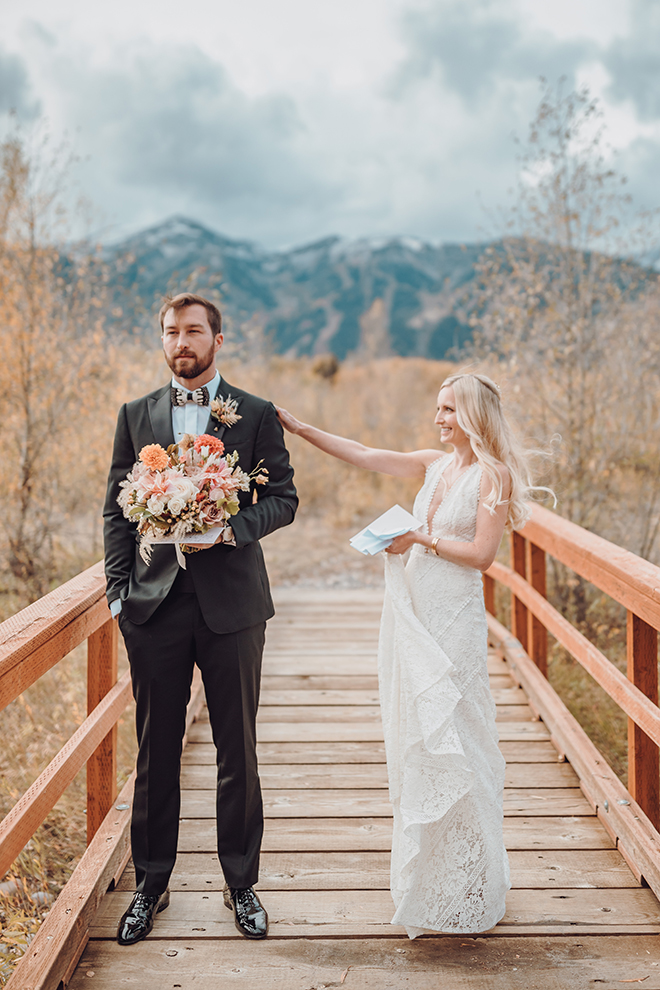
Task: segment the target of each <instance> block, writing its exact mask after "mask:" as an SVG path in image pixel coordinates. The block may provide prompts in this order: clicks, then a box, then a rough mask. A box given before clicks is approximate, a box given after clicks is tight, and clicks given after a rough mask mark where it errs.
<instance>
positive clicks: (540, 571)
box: [526, 540, 548, 677]
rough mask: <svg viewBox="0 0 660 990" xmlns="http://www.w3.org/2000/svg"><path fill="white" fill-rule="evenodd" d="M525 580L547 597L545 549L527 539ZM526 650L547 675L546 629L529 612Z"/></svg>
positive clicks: (544, 674) (545, 675)
mask: <svg viewBox="0 0 660 990" xmlns="http://www.w3.org/2000/svg"><path fill="white" fill-rule="evenodd" d="M526 542H527V561H526V563H527V580H528V581H529V583H530V584H531V586H532V588H534V590H535V591H538V593H539V594H540V595H543V597H544V598H547V597H548V596H547V593H546V586H545V551H544V550H541V548H540V547H537V546H536V544H535V543H532V541H531V540H527V541H526ZM527 641H528V642H527V646H528V649H527V652H528V653H529V656H530V657H531V659H532V660H533V661H534V663H535V664H536V666H537V667H538V668H539V670H540V671H541V673H542V674H543V676H544V677H547V676H548V630H547V629H546V628H545V626H544V625H543V623H542V622H540V621H539V620H538V619H537V618H536V616H535V615H532V613H531V612H529V613H528V616H527Z"/></svg>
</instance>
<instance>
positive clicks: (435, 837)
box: [378, 455, 510, 938]
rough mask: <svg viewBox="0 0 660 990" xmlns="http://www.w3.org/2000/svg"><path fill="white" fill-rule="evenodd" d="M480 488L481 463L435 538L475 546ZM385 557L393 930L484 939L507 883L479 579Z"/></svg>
mask: <svg viewBox="0 0 660 990" xmlns="http://www.w3.org/2000/svg"><path fill="white" fill-rule="evenodd" d="M452 456H453V455H450V456H444V457H442V458H440V459H439V460H438V461H435V462H434V463H433V464H431V465H430V467H429V468H428V470H427V473H426V479H425V482H424V485H423V487H422V489H421V490H420V492H419V494H418V496H417V498H416V500H415V505H414V508H413V514H414V515H415V517H416V518H417V519H419V520H421V521H422V522H423V523H424V525H427V517H428V511H429V508H430V505H431V502H432V499H433V496H434V493H435V491H436V488H437V486H438V483H439V481H440V478H441V476H442V473H443V472H444V471H445V470H446V468H447V465H448V464H449V463H450V462H451V460H452ZM480 483H481V469H480V468H479V466H478V464H473V465H472V466H471V467H469V468H468V469H467V471H465V472H464V473H463V474H462V475H460V476H459V478H458V479H457V480H456V482H455V483H454V484H453V485H452V487H451V488H450V489H449V491H447V492H446V493H445V496H444V498H443V501H442V502H441V503H440V505H439V507H438V509H437V511H436V513H435V516H434V519H433V520H432V526H431V531H432V534H433V536H439V537H441V538H442V539H445V540H459V541H472V540H473V539H474V535H475V527H476V516H477V506H478V502H479V488H480ZM384 556H385V587H386V593H385V602H384V606H383V618H382V623H381V632H380V642H379V651H378V667H379V670H378V673H379V682H380V695H381V708H382V714H383V727H384V733H385V750H386V754H387V769H388V776H389V787H390V800H391V801H392V805H393V809H394V835H393V842H392V865H391V890H392V897H393V899H394V903H395V906H396V911H395V914H394V917H393V918H392V924H397V925H404V926H405V928H406V930H407V932H408V935H409V936H410V938H415V937H416V936H417V935H421V934H422V933H423V932H425V931H436V932H438V931H441V932H456V933H464V934H467V933H473V934H474V933H477V932H484V931H488V929H490V928H492V927H493V926H494V925H496V924H497V922H498V921H500V919H501V918H502V917H503V915H504V911H505V896H506V892H507V890H508V889H509V887H510V881H509V863H508V859H507V855H506V850H505V848H504V841H503V835H502V814H503V813H502V792H503V788H504V769H505V762H504V758H503V757H502V755H501V753H500V750H499V748H498V736H497V729H496V727H495V704H494V702H493V698H492V695H491V693H490V688H489V683H488V669H487V626H486V614H485V609H484V599H483V585H482V578H481V573H480V572H479V571H477V570H475V569H474V568H471V567H464V566H462V565H459V564H454V563H451V562H449V561H447V560H443V559H442V558H441V557H437V556H436V555H435V554H431V553H427V552H426V551H425V549H424V548H423V547H421V546H419V544H415V545H414V546H413V548H412V550H411V552H410V557H409V560H408V563H407V565H405V567H404V564H403V560H402V558H401V557H400V556H390V555H388V554H385V555H384Z"/></svg>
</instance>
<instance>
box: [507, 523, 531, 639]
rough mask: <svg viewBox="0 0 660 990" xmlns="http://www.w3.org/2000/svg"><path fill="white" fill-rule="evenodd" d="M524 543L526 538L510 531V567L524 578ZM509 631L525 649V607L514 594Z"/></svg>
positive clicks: (525, 563)
mask: <svg viewBox="0 0 660 990" xmlns="http://www.w3.org/2000/svg"><path fill="white" fill-rule="evenodd" d="M526 543H527V540H526V539H525V537H524V536H521V535H520V533H516V532H513V533H511V567H512V569H513V570H514V571H516V573H517V574H520V575H522V577H524V578H526V577H527V560H526V556H527V555H526V553H525V544H526ZM511 632H512V633H513V635H514V636H515V637H516V639H517V640H519V642H520V645H521V646H522V648H523V649H524V650H525V651H526V650H527V646H528V640H527V608H526V606H525V605H523V603H522V602H521V601H520V600H519V599H518V598H516V596H515V595H512V596H511Z"/></svg>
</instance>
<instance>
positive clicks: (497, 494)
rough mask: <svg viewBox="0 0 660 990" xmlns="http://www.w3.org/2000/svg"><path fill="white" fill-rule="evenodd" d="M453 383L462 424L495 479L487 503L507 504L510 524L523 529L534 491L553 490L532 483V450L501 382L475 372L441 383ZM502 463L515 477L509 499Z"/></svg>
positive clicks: (492, 505) (492, 508)
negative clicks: (516, 426) (519, 432)
mask: <svg viewBox="0 0 660 990" xmlns="http://www.w3.org/2000/svg"><path fill="white" fill-rule="evenodd" d="M450 385H451V387H452V388H453V390H454V397H455V399H456V419H457V421H458V425H459V426H460V428H461V429H462V430H463V432H464V433H465V435H466V436H467V438H468V440H469V441H470V446H471V447H472V450H473V452H474V454H475V456H476V458H477V461H478V462H479V465H480V466H481V468H482V469H483V472H484V474H485V475H486V476H487V477H488V478H489V479H490V481H491V482H492V488H491V491H490V492H489V494H488V497H487V498H486V500H485V503H484V504H485V505H486V507H487V508H488V509H489V510H490V511H491V512H494V511H495V506H497V505H502V504H507V505H508V511H507V520H506V524H507V527H508V528H510V529H521V528H522V527H523V526H524V525H525V523H526V522H527V520H528V519H529V517H530V514H531V508H530V505H529V498H530V495H531V493H532V492H533V491H539V490H542V491H550V490H549V489H547V488H544V489H539V488H538V487H537V486H535V485H533V484H532V479H531V472H530V468H529V459H530V453H531V452H528V451H526V450H525V449H524V448H523V446H522V445H521V443H520V442H519V440H518V439H517V437H516V435H515V434H514V432H513V430H512V429H511V427H510V425H509V423H508V422H507V420H506V417H505V415H504V413H503V411H502V402H501V399H500V389H499V386H498V385H496V384H495V382H494V381H493V380H492V379H491V378H488V376H487V375H479V374H476V373H473V372H466V373H463V374H457V375H450V376H449V378H445V380H444V382H443V383H442V385H441V386H440V387H441V388H446V387H448V386H450ZM499 464H504V466H505V467H506V468H507V469H508V471H509V475H510V478H511V494H510V496H509V499H508V501H507V500H506V499H504V498H503V495H504V492H503V489H502V476H501V474H500V472H499V471H498V465H499ZM550 494H552V492H550Z"/></svg>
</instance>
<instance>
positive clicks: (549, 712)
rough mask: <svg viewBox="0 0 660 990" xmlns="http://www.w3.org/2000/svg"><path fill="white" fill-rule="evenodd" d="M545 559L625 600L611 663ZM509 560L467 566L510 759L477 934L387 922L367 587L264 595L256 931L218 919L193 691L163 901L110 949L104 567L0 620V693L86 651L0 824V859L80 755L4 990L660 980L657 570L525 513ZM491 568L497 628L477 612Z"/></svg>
mask: <svg viewBox="0 0 660 990" xmlns="http://www.w3.org/2000/svg"><path fill="white" fill-rule="evenodd" d="M546 554H551V555H552V556H554V557H555V558H556V559H557V560H559V561H561V562H562V563H564V564H566V565H567V566H569V567H570V568H572V569H573V570H574V571H575V572H576V573H577V574H579V575H581V576H582V577H584V578H585V579H586V580H588V581H590V582H592V583H593V584H594V585H595V586H596V587H598V588H600V589H601V591H603V592H604V593H605V594H607V595H610V596H611V597H612V598H614V599H615V600H616V601H617V602H619V603H621V604H622V605H623V606H624V607H625V608H626V609H627V611H628V677H627V678H626V677H625V676H624V675H623V674H621V673H620V672H619V671H618V669H617V668H616V667H615V666H614V665H613V664H611V663H610V662H609V661H608V660H607V659H606V658H605V657H604V656H603V655H602V654H601V653H600V652H599V651H598V649H597V648H596V647H595V646H594V645H593V644H591V643H589V642H588V641H587V640H586V639H585V638H584V637H583V636H582V635H581V634H580V633H579V632H578V631H577V630H576V629H575V628H574V627H573V626H572V625H571V624H570V623H569V622H567V620H566V619H564V618H563V617H562V616H561V615H560V614H559V613H558V612H557V611H556V610H555V609H554V608H553V607H552V605H550V603H549V602H548V601H547V599H546V596H545V575H546ZM511 562H512V567H511V568H508V567H505V566H503V565H501V564H496V565H493V567H492V568H491V571H490V572H489V574H488V576H487V577H486V578H485V595H486V603H487V607H488V608H489V610H490V612H491V615H490V617H489V625H490V636H491V653H490V656H489V672H490V679H491V688H492V691H493V695H494V697H495V701H496V704H497V713H498V725H499V731H500V745H501V748H502V752H503V753H504V756H505V758H506V761H507V777H506V789H505V796H504V808H505V839H506V843H507V848H508V849H509V856H510V861H511V867H512V884H513V887H512V890H511V891H510V893H509V895H508V898H507V913H506V916H505V918H504V919H503V921H502V922H501V923H500V924H499V925H498V926H497V927H496V928H495V929H493V930H492V931H491V932H489V933H487V934H485V935H483V936H477V937H466V936H442V935H432V936H424V937H423V938H420V939H417V940H415V941H414V942H410V941H409V940H408V939H407V938H406V936H405V933H404V932H403V930H402V929H399V928H396V927H393V926H392V925H391V924H390V918H391V916H392V913H393V906H392V902H391V898H390V894H389V890H388V886H389V856H388V851H389V844H390V838H391V812H390V806H389V802H388V795H387V781H386V769H385V758H384V750H383V741H382V730H381V725H380V714H379V709H378V691H377V677H376V644H377V635H378V619H379V614H380V605H381V595H380V593H378V592H375V591H371V590H370V591H366V590H362V591H359V590H358V591H342V592H338V591H301V590H298V589H287V590H280V591H279V593H278V594H277V596H276V597H277V609H278V614H277V617H276V618H275V619H274V620H273V621H272V622H271V623H270V624H269V632H268V639H267V648H266V655H265V662H264V677H263V691H262V700H261V707H260V713H259V757H260V764H261V777H262V785H263V788H264V800H265V812H266V830H265V837H264V846H263V850H264V851H263V857H262V870H261V880H260V883H259V889H260V891H261V892H262V895H263V900H264V902H265V904H266V906H267V909H268V911H269V914H270V918H271V934H270V936H269V938H268V939H267V940H265V941H264V942H257V943H255V942H248V941H246V940H244V939H242V938H241V937H240V936H239V935H238V933H237V932H236V930H235V928H234V925H233V919H232V916H231V914H230V913H229V912H228V911H226V909H224V907H223V904H222V895H221V890H222V877H221V873H220V868H219V865H218V862H217V858H216V856H215V854H214V848H215V835H214V832H215V829H214V815H215V809H214V781H215V766H214V750H213V746H212V743H211V738H210V730H209V726H208V722H207V719H206V713H205V709H204V707H203V696H202V692H201V690H200V686H199V683H198V682H196V684H195V691H194V694H193V699H192V701H191V705H190V709H189V729H188V734H187V744H186V747H185V750H184V758H183V764H184V766H183V771H182V786H183V804H182V822H181V831H180V840H179V857H178V861H177V866H176V869H175V872H174V874H173V876H172V883H171V888H172V892H173V893H172V902H171V905H170V907H169V908H168V910H167V911H165V912H163V914H161V915H159V916H158V918H157V921H156V925H155V927H154V931H153V932H152V934H151V935H150V936H149V938H148V939H147V940H146V941H144V942H142V943H140V944H139V945H136V946H133V947H129V948H125V947H120V946H118V945H117V944H116V942H115V941H114V936H115V932H116V927H117V921H118V919H119V917H120V915H121V913H122V912H123V910H124V909H125V907H126V906H127V904H128V902H129V901H130V898H131V894H132V891H133V889H134V881H133V875H132V868H131V864H130V861H129V858H128V856H129V849H128V824H129V816H130V800H131V788H132V780H131V781H129V782H128V784H127V785H126V787H125V788H124V789H123V791H122V792H121V794H119V795H118V794H117V793H116V786H115V780H116V768H115V760H116V756H115V752H116V745H115V735H116V728H114V727H115V726H116V721H117V719H118V717H119V715H120V714H121V712H122V711H123V709H124V707H125V704H126V702H127V700H128V697H129V691H130V688H129V685H128V683H127V681H126V679H122V680H121V681H119V682H118V683H116V676H117V675H116V670H117V659H116V658H117V641H116V627H115V624H114V623H113V622H111V621H109V619H108V614H109V613H108V611H107V607H106V605H105V602H104V599H103V597H102V596H103V586H104V585H103V578H102V572H101V569H100V566H99V565H96V566H95V567H93V568H91V569H90V570H89V571H86V572H85V573H84V574H82V575H79V576H78V577H77V578H75V579H74V580H73V581H71V582H69V583H68V584H67V585H64V586H63V587H62V588H60V589H58V590H57V591H55V592H53V593H52V594H51V595H49V596H47V597H46V598H45V599H42V600H41V601H40V602H37V603H35V605H32V606H30V607H29V608H28V609H25V610H24V611H23V612H22V613H19V615H17V616H15V617H14V618H13V619H11V620H8V622H6V623H4V624H3V625H2V627H0V631H1V632H2V636H0V649H1V651H2V652H1V653H0V706H3V705H6V704H8V703H9V701H11V700H12V699H13V698H15V697H17V696H18V694H20V692H21V691H23V690H24V689H25V688H26V687H27V686H28V685H29V684H31V683H33V682H34V681H35V680H36V679H37V678H38V677H39V676H40V675H41V674H42V673H43V672H44V671H46V670H47V669H49V668H50V667H52V666H53V665H54V664H55V663H57V662H58V661H59V660H60V659H61V658H62V657H63V656H65V655H66V654H67V653H68V652H69V651H70V650H71V649H72V648H73V647H74V646H75V645H77V644H78V643H80V642H83V641H84V640H85V639H88V643H89V651H88V656H89V663H88V668H89V680H88V683H89V690H88V694H89V710H90V715H89V717H88V719H87V720H86V722H85V723H83V725H82V726H81V727H80V728H79V729H78V731H77V732H76V733H75V734H74V736H73V737H72V739H71V740H70V741H69V742H68V743H67V744H66V745H65V747H64V748H63V750H62V751H61V752H60V754H58V756H57V757H56V758H55V759H54V760H53V762H52V764H51V765H50V767H48V768H47V770H45V771H44V773H43V774H42V775H41V776H40V777H39V779H38V780H37V781H35V783H34V784H33V786H32V787H31V788H30V790H29V791H28V792H27V793H26V794H25V795H24V796H23V798H21V800H20V801H19V802H18V804H17V805H16V807H15V808H14V809H13V810H12V812H10V814H9V815H8V816H7V818H6V819H5V820H4V822H2V823H1V824H0V866H1V871H2V873H4V872H6V870H7V869H8V868H9V867H10V865H11V863H12V862H13V860H14V859H15V857H16V855H17V854H18V853H19V852H20V850H21V848H22V847H23V845H24V844H25V842H27V841H28V840H29V838H30V836H31V835H32V834H33V832H34V831H35V829H36V828H37V827H38V825H39V824H40V823H41V821H43V819H44V817H45V816H46V814H47V813H48V811H49V810H50V809H51V808H52V807H53V805H54V803H55V801H56V800H57V799H58V797H59V796H60V795H61V793H62V792H63V790H64V788H65V787H66V786H68V784H69V783H70V782H71V780H72V779H73V777H74V776H75V774H76V773H77V772H78V770H79V769H80V768H81V767H82V766H83V765H84V764H85V762H87V767H88V815H87V817H88V838H89V845H88V849H87V852H86V853H85V855H84V856H83V858H82V860H81V862H80V863H79V865H78V867H77V868H76V870H75V871H74V873H73V875H72V877H71V879H70V881H69V883H68V884H67V886H66V887H65V888H64V890H63V891H62V893H61V894H60V896H59V898H58V899H57V901H56V902H55V904H54V906H53V908H52V910H51V911H50V913H49V915H48V917H47V919H46V920H45V922H44V923H43V925H42V926H41V928H40V930H39V932H38V934H37V935H36V937H35V938H34V940H33V941H32V943H31V945H30V947H29V948H28V951H27V953H26V955H25V956H24V957H23V959H22V960H21V962H20V963H19V965H18V967H17V969H16V971H15V973H14V976H13V977H12V979H11V980H10V983H9V987H10V988H11V990H37V988H40V990H41V988H43V990H57V988H58V987H63V988H67V987H68V988H70V990H80V988H82V987H96V988H99V990H111V988H112V990H116V988H120V987H124V986H126V987H131V986H134V987H136V988H139V990H149V988H152V987H153V988H158V990H167V988H169V987H172V988H178V987H181V988H193V987H196V986H200V987H204V988H205V990H207V988H209V990H214V988H220V987H222V988H223V990H224V988H225V987H228V986H229V987H236V988H237V990H240V988H242V987H245V988H247V987H250V988H251V990H259V988H264V990H265V988H268V990H270V988H282V990H284V988H286V990H321V988H329V987H341V986H344V987H346V988H347V990H352V988H359V990H365V988H370V990H371V988H373V990H387V988H397V990H399V988H401V987H410V988H411V990H427V988H428V990H431V988H433V990H436V988H438V987H444V986H446V987H448V988H449V987H451V990H454V988H479V990H534V988H539V990H555V988H556V990H569V988H570V990H572V988H575V990H578V988H579V990H584V988H587V987H592V986H593V987H602V988H603V990H609V988H614V987H623V988H625V987H627V986H634V985H637V984H639V985H640V986H643V987H644V990H660V942H659V940H658V937H657V936H658V934H660V903H659V902H658V899H657V896H658V895H660V835H659V834H658V831H657V827H658V824H659V819H660V809H659V806H658V780H659V771H658V744H659V743H660V712H659V711H658V704H657V702H658V680H657V670H658V666H657V633H656V630H657V629H658V628H660V568H657V567H655V566H653V565H651V564H649V563H648V562H646V561H643V560H641V559H640V558H637V557H635V556H634V555H632V554H630V553H628V552H627V551H624V550H622V549H621V548H619V547H615V546H613V545H612V544H609V543H607V542H606V541H604V540H601V539H600V538H598V537H595V536H593V535H592V534H589V533H586V532H585V531H584V530H581V529H579V528H578V527H576V526H574V525H572V524H570V523H567V522H566V521H565V520H562V519H561V518H559V517H558V516H556V515H554V514H552V513H550V512H548V511H546V510H543V509H538V508H537V509H535V512H534V516H533V519H532V521H531V522H530V523H529V524H528V526H527V527H526V529H525V531H524V532H523V533H522V534H516V535H515V536H514V538H513V540H512V554H511ZM495 582H500V584H502V585H504V586H506V587H507V588H509V589H510V590H511V592H512V609H511V614H512V625H513V629H512V630H508V629H506V628H505V627H504V626H502V625H500V624H499V623H498V621H497V620H496V619H495V617H494V615H493V614H492V613H494V589H495ZM548 631H549V632H550V633H551V634H552V635H553V636H554V637H555V638H556V639H557V640H558V641H559V642H561V643H562V645H563V646H564V647H565V648H566V649H567V650H568V651H569V652H570V653H571V654H572V655H573V656H574V657H575V658H576V659H577V660H578V661H579V662H580V663H581V664H582V665H583V666H584V667H585V668H586V669H587V670H588V671H589V672H590V673H591V675H592V676H593V677H594V678H595V679H596V680H597V681H598V683H599V684H601V686H603V687H604V688H605V690H606V691H607V692H608V694H609V695H610V696H611V697H612V698H614V700H615V701H616V702H617V704H619V705H620V707H621V708H622V709H623V711H624V712H625V713H626V714H627V715H628V717H629V725H630V731H629V787H630V791H628V790H626V789H625V788H624V786H623V784H622V783H621V782H620V781H619V780H618V778H617V777H616V775H615V774H614V772H613V771H612V770H611V769H610V767H609V766H608V764H607V762H606V760H605V759H604V757H603V756H602V755H601V754H600V753H599V752H598V750H597V749H596V748H595V747H594V746H593V744H592V743H591V742H590V741H589V739H588V738H587V737H586V735H585V733H584V732H583V730H582V729H581V728H580V726H579V725H578V724H577V722H576V721H575V720H574V719H573V717H572V716H571V715H570V714H569V712H568V711H567V709H566V708H565V706H564V705H563V703H562V702H561V701H560V699H559V698H558V696H557V695H556V694H555V692H554V691H553V690H552V688H551V687H550V685H549V683H548V681H547V679H546V676H545V674H546V667H547V648H548V647H547V639H548Z"/></svg>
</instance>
